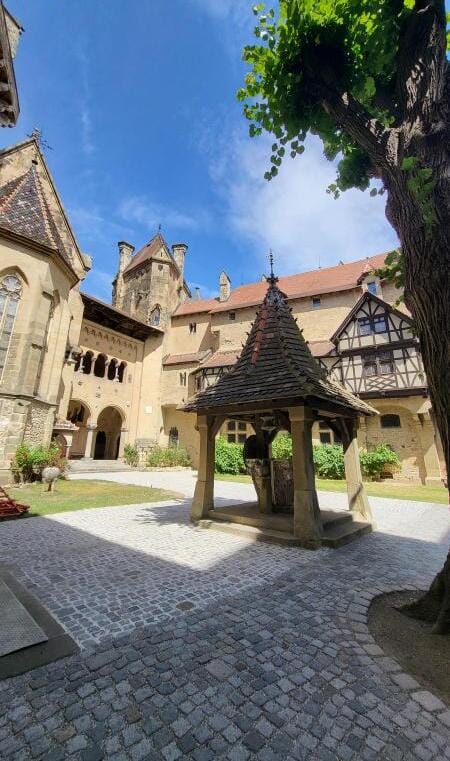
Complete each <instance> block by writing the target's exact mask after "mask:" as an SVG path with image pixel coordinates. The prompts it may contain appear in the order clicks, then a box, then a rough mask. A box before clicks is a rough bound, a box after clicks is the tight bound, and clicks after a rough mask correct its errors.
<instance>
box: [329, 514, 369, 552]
mask: <svg viewBox="0 0 450 761" xmlns="http://www.w3.org/2000/svg"><path fill="white" fill-rule="evenodd" d="M371 531H373V524H372V523H366V522H365V521H355V520H353V521H350V522H347V523H340V524H337V525H332V526H327V527H326V528H325V531H324V535H323V537H322V544H323V546H324V547H333V548H335V549H336V548H337V547H342V546H343V545H344V544H348V543H349V542H353V540H354V539H358V538H359V537H360V536H364V534H370V532H371Z"/></svg>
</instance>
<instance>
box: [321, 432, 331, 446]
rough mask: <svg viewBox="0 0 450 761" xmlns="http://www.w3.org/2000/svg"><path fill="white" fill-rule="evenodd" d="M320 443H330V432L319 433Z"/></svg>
mask: <svg viewBox="0 0 450 761" xmlns="http://www.w3.org/2000/svg"><path fill="white" fill-rule="evenodd" d="M319 439H320V443H321V444H331V433H319Z"/></svg>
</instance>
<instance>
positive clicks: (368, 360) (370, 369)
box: [363, 355, 378, 376]
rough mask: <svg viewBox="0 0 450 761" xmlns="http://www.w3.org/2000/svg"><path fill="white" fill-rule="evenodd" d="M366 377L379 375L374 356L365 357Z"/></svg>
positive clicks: (364, 368)
mask: <svg viewBox="0 0 450 761" xmlns="http://www.w3.org/2000/svg"><path fill="white" fill-rule="evenodd" d="M363 370H364V375H366V376H369V375H378V369H377V360H376V358H375V357H374V356H373V355H369V356H367V357H363Z"/></svg>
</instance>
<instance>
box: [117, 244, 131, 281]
mask: <svg viewBox="0 0 450 761" xmlns="http://www.w3.org/2000/svg"><path fill="white" fill-rule="evenodd" d="M117 245H118V247H119V274H122V272H123V271H124V269H125V268H126V267H127V266H128V265H129V263H130V262H131V257H132V256H133V251H134V246H132V245H131V243H127V242H126V241H125V240H119V242H118V244H117Z"/></svg>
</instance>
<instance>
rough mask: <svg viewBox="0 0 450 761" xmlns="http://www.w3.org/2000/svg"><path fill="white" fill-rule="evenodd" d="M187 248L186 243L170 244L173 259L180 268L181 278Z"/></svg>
mask: <svg viewBox="0 0 450 761" xmlns="http://www.w3.org/2000/svg"><path fill="white" fill-rule="evenodd" d="M187 250H188V247H187V245H186V243H174V244H173V246H172V256H173V258H174V259H175V263H176V265H177V267H178V269H179V270H180V273H181V277H182V278H184V260H185V257H186V251H187Z"/></svg>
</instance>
